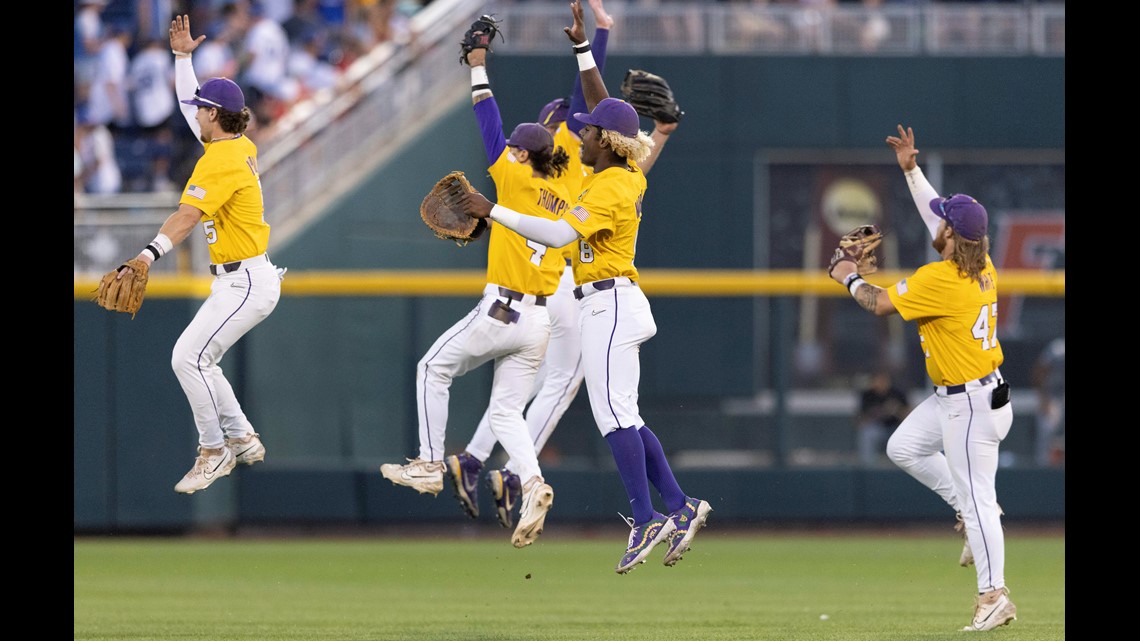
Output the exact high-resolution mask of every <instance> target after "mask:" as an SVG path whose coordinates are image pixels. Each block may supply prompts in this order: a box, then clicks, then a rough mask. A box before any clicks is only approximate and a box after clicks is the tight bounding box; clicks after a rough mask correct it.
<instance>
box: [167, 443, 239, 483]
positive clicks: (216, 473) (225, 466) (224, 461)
mask: <svg viewBox="0 0 1140 641" xmlns="http://www.w3.org/2000/svg"><path fill="white" fill-rule="evenodd" d="M235 465H237V457H235V456H234V453H233V452H231V451H230V448H228V447H224V446H223V447H220V448H218V449H216V450H207V449H203V448H201V447H199V448H198V458H196V459H194V467H191V468H190V471H189V472H187V473H186V476H183V477H182V480H181V481H179V482H178V484H177V485H175V486H174V491H175V492H181V493H182V494H193V493H195V492H197V491H198V490H204V489H206V488H208V487H210V484H211V483H213V482H214V481H216V480H218V479H220V478H222V477H223V476H228V475H229V473H230V472H232V471H233V469H234V466H235Z"/></svg>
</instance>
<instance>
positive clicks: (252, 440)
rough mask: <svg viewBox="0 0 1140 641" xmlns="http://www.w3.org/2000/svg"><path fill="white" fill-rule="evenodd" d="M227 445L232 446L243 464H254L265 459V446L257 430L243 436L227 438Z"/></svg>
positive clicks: (238, 459)
mask: <svg viewBox="0 0 1140 641" xmlns="http://www.w3.org/2000/svg"><path fill="white" fill-rule="evenodd" d="M226 447H228V448H230V451H231V452H233V453H234V456H235V457H236V458H237V462H238V463H241V464H242V465H253V464H254V463H257V462H258V461H264V460H265V446H264V445H262V443H261V435H260V434H258V433H257V432H251V433H249V434H246V435H245V437H243V438H227V439H226Z"/></svg>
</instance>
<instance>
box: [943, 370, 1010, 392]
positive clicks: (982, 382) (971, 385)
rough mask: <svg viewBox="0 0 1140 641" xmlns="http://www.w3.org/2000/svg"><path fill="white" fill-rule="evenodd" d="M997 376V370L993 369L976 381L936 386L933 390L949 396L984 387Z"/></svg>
mask: <svg viewBox="0 0 1140 641" xmlns="http://www.w3.org/2000/svg"><path fill="white" fill-rule="evenodd" d="M998 376H999V374H998V371H997V370H996V369H995V370H994V371H992V372H990V373H989V374H986V375H985V376H983V377H981V378H979V379H978V380H976V381H970V382H968V383H962V384H961V385H946V386H945V387H943V386H937V387H935V388H934V389H935V391H938V392H942V393H943V394H945V395H946V396H950V395H952V394H961V393H962V392H965V391H968V390H975V389H978V388H979V387H984V386H986V385H989V384H990V383H993V382H994V381H996V380H998Z"/></svg>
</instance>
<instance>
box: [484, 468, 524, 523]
mask: <svg viewBox="0 0 1140 641" xmlns="http://www.w3.org/2000/svg"><path fill="white" fill-rule="evenodd" d="M487 485H488V486H490V488H491V498H492V499H494V500H495V511H496V513H497V515H498V517H499V525H502V526H503V527H505V528H510V527H512V526H514V524H515V519H514V516H513V515H512V511H513V510H514V509H515V502H516V501H518V499H519V495H520V494H522V483H521V482H520V481H519V477H518V475H517V474H515V473H514V472H511V471H510V470H508V469H507V468H505V467H504V468H503V469H501V470H491V471H490V472H489V473H488V474H487Z"/></svg>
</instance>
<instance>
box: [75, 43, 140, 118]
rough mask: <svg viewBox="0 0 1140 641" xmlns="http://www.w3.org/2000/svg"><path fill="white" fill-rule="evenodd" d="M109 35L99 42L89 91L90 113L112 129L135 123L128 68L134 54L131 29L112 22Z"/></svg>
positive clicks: (88, 104) (87, 110) (88, 107)
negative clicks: (132, 115)
mask: <svg viewBox="0 0 1140 641" xmlns="http://www.w3.org/2000/svg"><path fill="white" fill-rule="evenodd" d="M105 31H106V37H105V38H104V39H103V42H102V44H101V45H100V46H99V54H98V57H97V59H96V62H95V68H94V74H93V76H92V78H91V85H90V87H89V90H88V92H87V109H86V114H87V117H88V118H89V119H90V120H91V121H93V122H96V123H99V124H102V125H107V126H108V127H111V128H112V129H115V128H118V129H123V128H126V127H129V126H130V125H131V107H130V100H129V97H128V93H127V70H128V67H129V64H130V58H129V57H128V56H127V49H128V48H129V47H130V45H131V41H132V36H131V31H130V30H129V29H128V28H127V26H126V25H124V24H120V23H111V24H108V25H107V27H106V29H105Z"/></svg>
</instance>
